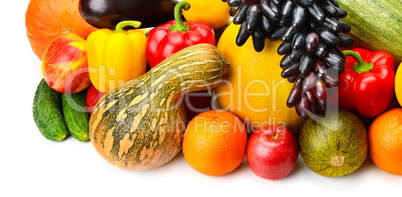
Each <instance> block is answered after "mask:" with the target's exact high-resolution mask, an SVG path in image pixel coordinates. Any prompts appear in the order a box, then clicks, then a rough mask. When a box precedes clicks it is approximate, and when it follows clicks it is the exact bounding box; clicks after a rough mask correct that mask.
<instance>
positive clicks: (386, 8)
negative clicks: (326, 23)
mask: <svg viewBox="0 0 402 197" xmlns="http://www.w3.org/2000/svg"><path fill="white" fill-rule="evenodd" d="M337 2H338V3H339V5H340V7H341V8H342V9H344V10H346V11H347V13H348V15H347V16H346V17H345V18H343V19H342V21H343V22H345V23H347V24H349V25H350V27H351V31H350V33H349V35H351V36H353V39H354V40H355V41H356V43H355V44H354V47H361V48H366V49H370V50H373V51H376V50H383V51H387V52H388V53H390V54H391V55H392V56H393V57H394V58H395V60H396V62H401V61H402V53H401V51H402V39H400V38H401V37H402V25H401V22H400V20H399V19H400V18H401V17H402V12H401V11H400V7H401V6H400V4H401V2H400V1H399V0H387V1H384V0H356V1H350V0H337ZM373 13H376V14H373ZM384 23H386V25H384ZM379 32H381V33H379Z"/></svg>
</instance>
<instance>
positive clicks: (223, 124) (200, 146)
mask: <svg viewBox="0 0 402 197" xmlns="http://www.w3.org/2000/svg"><path fill="white" fill-rule="evenodd" d="M246 145H247V132H246V129H245V128H244V125H243V123H242V122H241V120H240V119H239V118H238V117H236V116H235V115H233V114H232V113H230V112H226V111H221V110H210V111H207V112H203V113H200V114H198V115H197V116H196V117H194V118H193V119H192V120H191V122H190V123H189V125H188V127H187V129H186V132H185V135H184V139H183V155H184V158H185V159H186V161H187V163H188V164H189V165H190V166H191V167H192V168H193V169H195V170H196V171H198V172H200V173H202V174H205V175H210V176H220V175H224V174H227V173H229V172H232V171H233V170H234V169H236V168H237V167H238V166H239V165H240V164H241V162H242V161H243V159H244V155H245V151H246Z"/></svg>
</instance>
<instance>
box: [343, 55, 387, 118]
mask: <svg viewBox="0 0 402 197" xmlns="http://www.w3.org/2000/svg"><path fill="white" fill-rule="evenodd" d="M343 52H344V53H345V54H348V53H351V54H352V55H354V56H356V57H357V58H358V59H359V57H361V60H362V61H360V59H359V62H358V63H357V61H356V59H355V58H353V57H352V56H350V55H347V56H346V62H345V72H343V73H342V74H340V75H339V79H338V81H339V107H340V108H343V109H347V110H350V111H355V110H356V111H357V112H358V114H359V116H360V117H363V118H373V117H376V116H378V115H380V114H382V113H384V111H385V110H386V109H387V107H388V105H389V104H390V103H391V100H392V98H393V96H394V83H395V72H394V71H395V60H394V58H393V57H392V56H391V54H389V53H388V52H386V51H369V50H366V49H362V48H355V49H353V50H352V51H348V50H346V51H343ZM369 66H372V67H370V68H366V67H369ZM359 69H360V70H359ZM361 71H363V72H361Z"/></svg>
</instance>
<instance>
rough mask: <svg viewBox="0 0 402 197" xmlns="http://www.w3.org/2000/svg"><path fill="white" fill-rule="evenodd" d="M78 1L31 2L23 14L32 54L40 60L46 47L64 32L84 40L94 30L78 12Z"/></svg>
mask: <svg viewBox="0 0 402 197" xmlns="http://www.w3.org/2000/svg"><path fill="white" fill-rule="evenodd" d="M78 1H79V0H69V1H60V0H31V1H30V2H29V4H28V8H27V10H26V13H25V27H26V30H27V32H26V33H27V36H28V40H29V43H30V44H31V47H32V50H33V52H34V53H35V54H36V56H37V57H38V58H39V59H40V60H41V59H42V56H43V53H44V52H45V50H46V48H47V46H48V45H49V44H50V43H51V42H52V41H53V40H54V39H55V38H56V37H57V36H59V35H61V34H63V33H64V32H68V31H69V32H74V33H75V34H77V35H79V36H80V37H82V38H84V39H86V38H87V36H88V35H89V34H90V33H91V32H92V31H95V30H96V28H94V27H92V26H91V25H89V24H88V23H87V22H85V20H84V19H83V18H82V17H81V15H80V13H79V12H78Z"/></svg>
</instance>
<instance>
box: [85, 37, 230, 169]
mask: <svg viewBox="0 0 402 197" xmlns="http://www.w3.org/2000/svg"><path fill="white" fill-rule="evenodd" d="M228 67H229V65H228V64H226V62H225V60H224V59H223V57H222V56H221V55H220V53H219V51H218V49H217V48H216V47H215V46H212V45H208V44H200V45H194V46H191V47H188V48H185V49H183V50H181V51H179V52H177V53H175V54H173V55H172V56H170V57H169V58H167V59H165V60H164V61H162V62H161V63H160V64H159V65H158V66H157V67H155V68H153V69H152V70H151V71H149V72H148V73H146V74H145V75H143V76H141V77H139V78H137V79H134V80H131V81H129V82H127V83H125V84H123V85H121V86H119V87H117V88H115V89H112V90H111V91H109V92H108V93H107V94H106V95H105V96H104V97H102V99H101V100H100V101H99V102H98V104H97V105H96V106H95V108H94V111H93V114H92V117H91V119H90V123H89V125H90V128H89V132H90V133H89V135H90V139H91V142H92V144H93V145H94V147H95V149H96V150H97V151H98V153H99V154H100V155H101V156H102V157H103V158H105V159H106V160H107V161H109V162H110V163H111V164H113V165H115V166H118V167H120V168H123V169H130V170H145V169H150V168H155V167H159V166H161V165H163V164H165V163H166V162H168V161H170V160H171V159H172V158H173V157H174V156H175V155H176V154H177V153H178V152H179V151H180V150H181V144H182V137H183V134H184V130H185V126H186V124H187V121H186V116H185V111H184V108H183V105H182V103H181V97H182V95H184V93H186V92H192V91H201V90H205V89H207V88H208V87H210V88H213V87H215V86H216V85H217V84H218V83H219V82H220V81H221V78H222V75H223V74H224V72H225V70H226V69H227V68H228Z"/></svg>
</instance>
